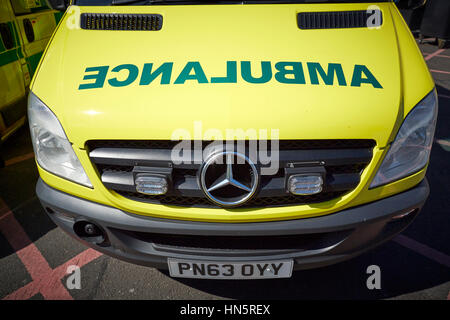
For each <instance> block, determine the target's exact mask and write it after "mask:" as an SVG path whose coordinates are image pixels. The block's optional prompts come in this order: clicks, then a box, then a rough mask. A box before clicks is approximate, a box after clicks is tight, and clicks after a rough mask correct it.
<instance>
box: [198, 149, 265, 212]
mask: <svg viewBox="0 0 450 320" xmlns="http://www.w3.org/2000/svg"><path fill="white" fill-rule="evenodd" d="M258 180H259V176H258V170H257V169H256V166H255V164H254V163H253V162H252V161H251V160H250V159H249V158H247V157H246V156H245V155H243V154H240V153H237V152H233V151H221V152H218V153H215V154H213V155H212V156H210V157H209V158H208V159H207V160H206V161H205V163H204V164H203V166H202V168H201V172H200V184H201V187H202V189H203V192H204V193H205V195H206V196H207V197H208V199H210V200H211V201H213V202H214V203H216V204H218V205H220V206H223V207H235V206H239V205H241V204H243V203H245V202H246V201H248V200H249V199H250V198H251V197H252V196H253V195H254V194H255V192H256V189H257V187H258Z"/></svg>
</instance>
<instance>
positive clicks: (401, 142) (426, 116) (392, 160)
mask: <svg viewBox="0 0 450 320" xmlns="http://www.w3.org/2000/svg"><path fill="white" fill-rule="evenodd" d="M437 110H438V99H437V94H436V90H433V91H432V92H431V93H430V94H428V95H427V96H426V97H425V98H424V99H423V100H422V101H420V102H419V103H418V104H417V105H416V106H415V107H414V108H413V109H412V110H411V112H410V113H409V114H408V116H407V117H406V119H405V120H404V121H403V124H402V126H401V127H400V130H399V132H398V134H397V137H396V138H395V140H394V142H393V143H392V145H391V147H390V149H389V151H388V153H387V155H386V157H385V158H384V160H383V162H382V164H381V166H380V168H379V169H378V172H377V174H376V176H375V178H374V179H373V181H372V184H371V185H370V188H374V187H378V186H380V185H384V184H387V183H389V182H392V181H395V180H399V179H401V178H404V177H406V176H409V175H411V174H413V173H415V172H417V171H419V170H420V169H422V168H423V167H425V165H426V164H427V163H428V160H429V158H430V153H431V146H432V144H433V137H434V131H435V128H436V119H437Z"/></svg>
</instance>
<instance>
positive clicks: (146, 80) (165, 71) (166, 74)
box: [139, 62, 173, 86]
mask: <svg viewBox="0 0 450 320" xmlns="http://www.w3.org/2000/svg"><path fill="white" fill-rule="evenodd" d="M152 67H153V63H146V64H144V68H143V69H142V76H141V81H140V82H139V85H141V86H146V85H148V84H150V83H151V82H152V81H153V80H155V79H156V78H157V77H158V76H159V75H161V84H169V83H170V77H171V76H172V67H173V62H165V63H163V64H162V65H161V66H160V67H159V68H157V69H156V70H155V71H153V72H152Z"/></svg>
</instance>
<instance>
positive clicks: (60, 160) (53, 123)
mask: <svg viewBox="0 0 450 320" xmlns="http://www.w3.org/2000/svg"><path fill="white" fill-rule="evenodd" d="M28 121H29V123H30V131H31V139H32V142H33V149H34V153H35V155H36V159H37V162H38V163H39V165H40V166H41V167H42V168H43V169H45V170H47V171H49V172H51V173H53V174H55V175H58V176H60V177H62V178H65V179H69V180H72V181H74V182H76V183H79V184H82V185H84V186H87V187H92V184H91V182H90V181H89V178H88V177H87V175H86V173H85V172H84V169H83V167H82V166H81V163H80V161H79V160H78V158H77V156H76V155H75V152H74V151H73V149H72V144H71V143H70V142H69V140H67V137H66V134H65V133H64V130H63V128H62V127H61V124H60V123H59V121H58V119H57V118H56V116H55V115H54V114H53V112H51V111H50V109H49V108H47V106H46V105H45V104H44V103H42V101H41V100H39V98H38V97H36V96H35V95H34V94H33V93H31V92H30V95H29V97H28Z"/></svg>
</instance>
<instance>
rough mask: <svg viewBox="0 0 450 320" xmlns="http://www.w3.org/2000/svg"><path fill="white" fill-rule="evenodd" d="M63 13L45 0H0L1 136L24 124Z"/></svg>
mask: <svg viewBox="0 0 450 320" xmlns="http://www.w3.org/2000/svg"><path fill="white" fill-rule="evenodd" d="M62 15H63V13H62V12H59V11H55V10H52V9H50V7H49V6H48V5H47V2H46V1H45V0H0V36H1V41H0V136H1V142H3V141H5V140H6V139H7V138H8V137H9V136H10V135H11V134H12V133H14V132H15V131H16V130H17V129H18V128H20V127H21V126H22V125H23V124H24V123H25V116H26V105H27V103H26V102H27V96H28V87H29V84H30V81H31V78H32V77H33V74H34V72H35V71H36V69H37V67H38V64H39V61H40V59H41V56H42V54H43V52H44V50H45V47H46V46H47V43H48V41H49V40H50V37H51V36H52V33H53V30H54V29H55V28H56V25H57V24H58V22H59V20H60V19H61V17H62Z"/></svg>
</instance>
